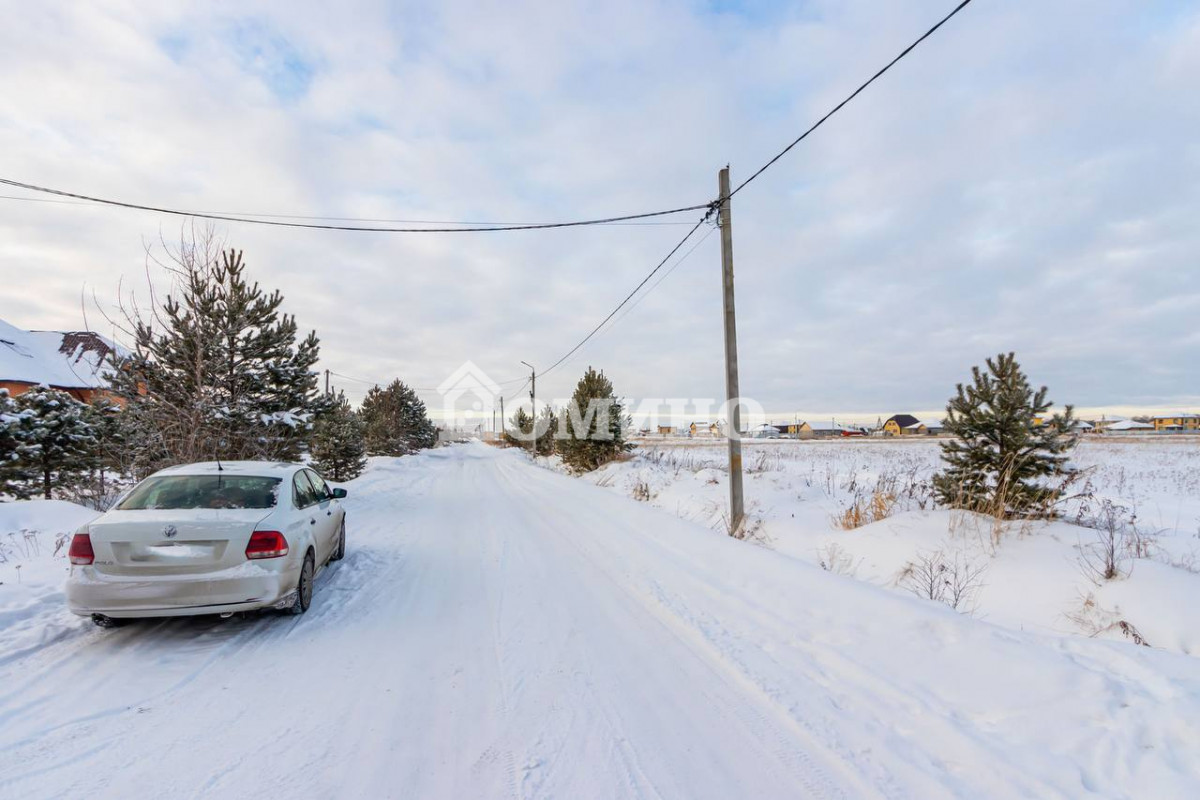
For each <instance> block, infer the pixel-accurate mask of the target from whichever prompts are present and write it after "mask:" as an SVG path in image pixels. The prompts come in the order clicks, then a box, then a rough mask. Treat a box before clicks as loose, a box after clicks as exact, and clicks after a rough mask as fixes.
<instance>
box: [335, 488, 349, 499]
mask: <svg viewBox="0 0 1200 800" xmlns="http://www.w3.org/2000/svg"><path fill="white" fill-rule="evenodd" d="M345 496H346V490H345V489H334V490H333V499H334V500H341V499H342V498H343V497H345Z"/></svg>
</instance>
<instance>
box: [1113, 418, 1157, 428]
mask: <svg viewBox="0 0 1200 800" xmlns="http://www.w3.org/2000/svg"><path fill="white" fill-rule="evenodd" d="M1153 428H1154V426H1153V425H1149V424H1147V423H1145V422H1134V421H1133V420H1131V419H1123V420H1121V421H1120V422H1114V423H1113V424H1111V425H1108V426H1106V427H1105V430H1109V431H1136V430H1152V429H1153Z"/></svg>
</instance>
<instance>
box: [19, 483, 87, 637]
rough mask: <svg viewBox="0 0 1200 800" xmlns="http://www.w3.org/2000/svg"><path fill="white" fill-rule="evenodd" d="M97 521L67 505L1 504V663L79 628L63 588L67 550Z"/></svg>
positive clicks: (50, 502)
mask: <svg viewBox="0 0 1200 800" xmlns="http://www.w3.org/2000/svg"><path fill="white" fill-rule="evenodd" d="M97 516H98V514H97V512H95V511H93V510H92V509H90V508H84V507H83V506H78V505H75V504H74V503H68V502H66V501H64V500H18V501H13V502H8V503H0V658H3V657H5V656H10V655H14V654H16V653H19V652H21V651H23V650H24V649H26V648H29V647H32V646H36V645H39V644H44V643H46V642H48V641H52V640H54V639H56V638H58V637H59V636H61V635H62V633H63V632H64V631H65V630H66V629H68V628H72V627H76V626H78V625H79V617H76V616H75V615H73V614H71V613H70V612H69V611H67V610H66V605H65V603H66V599H65V596H64V594H63V588H62V586H63V582H64V581H65V580H66V579H67V572H68V571H69V569H70V565H69V564H68V563H67V545H68V543H69V540H70V535H71V534H72V533H74V532H75V530H76V529H77V528H79V526H80V525H83V524H84V523H86V522H89V521H91V520H93V519H95V518H96V517H97Z"/></svg>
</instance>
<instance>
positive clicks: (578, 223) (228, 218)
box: [0, 178, 708, 233]
mask: <svg viewBox="0 0 1200 800" xmlns="http://www.w3.org/2000/svg"><path fill="white" fill-rule="evenodd" d="M0 184H3V185H5V186H13V187H15V188H18V189H27V190H29V191H31V192H41V193H43V194H51V195H55V196H56V197H70V198H74V199H76V200H85V201H87V202H89V203H99V204H101V205H107V206H116V207H118V208H129V209H135V210H138V211H151V212H154V213H156V214H171V215H174V216H177V217H195V218H197V219H211V220H217V221H220V222H244V223H247V224H251V225H267V226H275V227H281V228H308V229H311V230H323V231H353V232H359V233H487V232H494V231H528V230H545V229H548V228H579V227H583V226H587V225H611V224H614V223H619V222H629V221H631V220H641V219H650V218H652V217H665V216H670V215H672V214H681V213H684V212H687V211H697V210H699V209H702V208H707V207H708V204H707V203H706V204H703V205H694V206H684V207H682V208H671V209H667V210H665V211H649V212H646V213H643V214H624V215H621V216H615V217H603V218H599V219H585V220H575V221H572V222H533V223H523V224H518V225H485V226H478V227H464V226H457V227H442V228H400V227H375V226H367V225H327V224H320V223H315V222H288V221H285V220H281V219H259V218H255V217H249V216H238V215H236V214H212V213H205V212H198V211H181V210H179V209H174V208H163V207H160V206H147V205H142V204H140V203H127V202H124V201H121V200H109V199H106V198H103V197H92V196H90V195H85V194H78V193H76V192H68V191H64V190H62V189H51V188H49V187H46V186H37V185H35V184H32V183H22V182H21V181H14V180H11V179H9V178H0Z"/></svg>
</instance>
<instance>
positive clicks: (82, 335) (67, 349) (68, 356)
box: [0, 320, 124, 389]
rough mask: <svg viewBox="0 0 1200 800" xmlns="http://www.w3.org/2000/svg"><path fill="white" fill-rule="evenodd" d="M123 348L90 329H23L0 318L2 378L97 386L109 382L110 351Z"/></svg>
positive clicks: (66, 386)
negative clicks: (108, 360) (108, 362)
mask: <svg viewBox="0 0 1200 800" xmlns="http://www.w3.org/2000/svg"><path fill="white" fill-rule="evenodd" d="M114 351H116V352H124V351H123V349H120V348H118V346H117V345H115V344H113V343H112V342H110V341H109V340H108V339H105V338H104V337H103V336H100V335H99V334H97V333H92V332H91V331H65V332H64V331H24V330H21V329H20V328H18V327H16V326H14V325H10V324H9V323H7V322H5V321H4V320H0V380H2V381H19V382H21V383H32V384H46V385H47V386H54V387H58V388H62V389H94V388H97V387H101V386H105V385H107V383H108V380H107V373H108V364H107V359H108V355H109V354H110V353H112V352H114Z"/></svg>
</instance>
